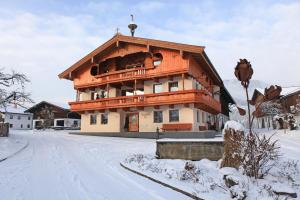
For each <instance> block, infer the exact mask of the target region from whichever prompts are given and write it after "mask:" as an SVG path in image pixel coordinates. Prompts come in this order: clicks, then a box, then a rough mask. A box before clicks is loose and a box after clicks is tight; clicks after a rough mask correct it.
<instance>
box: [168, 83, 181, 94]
mask: <svg viewBox="0 0 300 200" xmlns="http://www.w3.org/2000/svg"><path fill="white" fill-rule="evenodd" d="M174 83H176V84H177V90H175V91H171V84H174ZM168 90H169V92H177V91H179V83H178V81H171V82H168Z"/></svg>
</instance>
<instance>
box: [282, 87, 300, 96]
mask: <svg viewBox="0 0 300 200" xmlns="http://www.w3.org/2000/svg"><path fill="white" fill-rule="evenodd" d="M298 91H300V86H293V87H282V90H281V93H280V95H282V96H287V95H290V94H293V93H295V92H298Z"/></svg>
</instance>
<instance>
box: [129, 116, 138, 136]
mask: <svg viewBox="0 0 300 200" xmlns="http://www.w3.org/2000/svg"><path fill="white" fill-rule="evenodd" d="M128 131H129V132H138V131H139V113H130V114H129V129H128Z"/></svg>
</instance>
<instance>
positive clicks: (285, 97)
mask: <svg viewBox="0 0 300 200" xmlns="http://www.w3.org/2000/svg"><path fill="white" fill-rule="evenodd" d="M299 95H300V87H282V91H281V93H280V96H279V98H278V99H275V101H277V102H278V103H279V105H280V107H281V109H282V112H286V113H293V107H295V106H296V104H297V103H298V102H300V96H299ZM263 98H264V89H260V88H256V89H255V90H254V92H253V95H252V99H251V101H252V102H253V104H254V105H255V108H257V107H258V105H259V104H260V102H261V101H263ZM256 110H257V115H256V117H255V120H254V124H253V125H254V127H255V128H274V127H275V126H276V125H275V124H274V123H275V122H274V120H273V118H274V116H275V115H276V111H275V112H272V107H270V108H269V113H264V112H263V111H262V110H261V109H256ZM293 114H295V119H296V121H297V123H298V124H300V113H299V112H297V113H293Z"/></svg>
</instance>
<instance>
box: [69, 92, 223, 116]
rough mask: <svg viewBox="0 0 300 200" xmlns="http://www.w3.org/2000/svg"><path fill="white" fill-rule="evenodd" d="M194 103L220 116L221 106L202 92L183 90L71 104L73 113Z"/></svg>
mask: <svg viewBox="0 0 300 200" xmlns="http://www.w3.org/2000/svg"><path fill="white" fill-rule="evenodd" d="M189 103H193V104H194V105H195V106H196V107H198V108H200V109H202V110H205V111H207V112H210V113H213V114H218V113H220V112H221V104H220V103H219V102H218V101H217V100H215V99H214V98H213V97H211V96H209V95H208V94H207V93H206V92H205V91H202V90H183V91H177V92H163V93H157V94H145V95H134V96H122V97H112V98H103V99H97V100H88V101H77V102H70V103H69V104H70V107H71V110H72V111H75V112H84V111H94V110H104V109H116V108H130V107H140V108H142V107H147V106H160V105H174V104H185V105H187V104H189Z"/></svg>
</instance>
